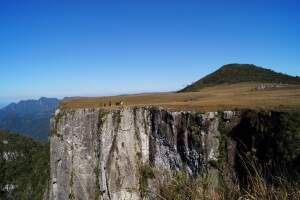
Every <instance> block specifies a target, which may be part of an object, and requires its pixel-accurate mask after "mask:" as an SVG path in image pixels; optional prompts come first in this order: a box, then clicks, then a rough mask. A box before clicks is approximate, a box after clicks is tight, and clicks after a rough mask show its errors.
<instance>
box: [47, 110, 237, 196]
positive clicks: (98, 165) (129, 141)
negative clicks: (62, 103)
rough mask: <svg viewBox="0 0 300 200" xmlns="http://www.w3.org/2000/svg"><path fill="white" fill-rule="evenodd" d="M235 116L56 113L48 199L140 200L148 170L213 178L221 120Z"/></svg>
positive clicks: (147, 112)
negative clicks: (145, 170)
mask: <svg viewBox="0 0 300 200" xmlns="http://www.w3.org/2000/svg"><path fill="white" fill-rule="evenodd" d="M234 115H235V113H233V112H223V113H217V112H207V113H193V112H170V111H167V110H165V109H163V108H154V107H126V108H125V107H123V108H116V109H113V110H110V111H109V110H105V109H100V108H98V109H92V108H90V109H75V110H68V111H63V110H59V109H58V110H57V111H56V112H55V117H54V118H53V119H52V135H51V137H50V144H51V146H50V151H51V188H50V199H53V200H55V199H99V198H100V196H101V197H102V198H103V199H115V200H117V199H141V195H142V194H141V189H142V188H141V178H140V177H141V176H142V174H141V170H140V169H141V167H142V166H144V165H148V164H149V165H150V166H151V167H154V168H156V169H161V170H168V171H170V170H177V171H178V170H180V171H184V172H186V173H187V174H189V175H190V176H198V175H199V174H203V173H208V172H209V173H213V172H214V170H213V167H212V166H211V164H210V163H213V161H217V160H218V157H219V138H220V137H219V136H220V132H219V124H220V119H221V118H225V119H226V120H228V121H230V119H231V118H233V117H234ZM208 169H211V170H208ZM150 189H151V188H150Z"/></svg>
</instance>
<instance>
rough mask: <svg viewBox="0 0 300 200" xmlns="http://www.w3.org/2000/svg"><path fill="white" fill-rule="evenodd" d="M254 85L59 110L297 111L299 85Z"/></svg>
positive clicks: (66, 104)
mask: <svg viewBox="0 0 300 200" xmlns="http://www.w3.org/2000/svg"><path fill="white" fill-rule="evenodd" d="M256 86H257V84H256V83H240V84H232V85H218V86H213V87H207V88H204V89H202V90H200V91H198V92H187V93H172V92H169V93H151V94H137V95H128V96H110V97H87V98H77V99H72V100H65V101H63V102H62V104H61V106H62V107H63V108H89V107H105V108H111V107H109V106H108V104H109V102H111V103H112V108H113V107H116V105H115V104H116V102H120V101H123V102H124V106H142V105H155V106H162V107H166V108H169V109H172V110H192V111H217V110H226V109H247V108H251V109H299V108H300V86H299V85H285V86H282V87H280V88H269V89H265V90H255V88H256ZM104 104H105V105H106V106H104Z"/></svg>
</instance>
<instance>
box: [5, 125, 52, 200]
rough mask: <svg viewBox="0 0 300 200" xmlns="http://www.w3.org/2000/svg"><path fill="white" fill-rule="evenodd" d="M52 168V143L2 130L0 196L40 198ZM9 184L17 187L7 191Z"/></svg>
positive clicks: (29, 199)
mask: <svg viewBox="0 0 300 200" xmlns="http://www.w3.org/2000/svg"><path fill="white" fill-rule="evenodd" d="M7 152H10V155H9V156H5V155H7ZM7 157H8V158H7ZM49 169H50V168H49V144H42V143H39V142H36V141H34V140H32V139H30V138H27V137H24V136H20V135H17V134H13V133H9V132H7V131H0V199H8V200H9V199H22V200H27V199H28V200H41V199H42V197H43V194H44V192H45V191H46V189H47V187H48V180H49ZM6 185H14V186H16V188H15V189H14V190H12V191H11V192H7V191H5V190H4V188H5V186H6Z"/></svg>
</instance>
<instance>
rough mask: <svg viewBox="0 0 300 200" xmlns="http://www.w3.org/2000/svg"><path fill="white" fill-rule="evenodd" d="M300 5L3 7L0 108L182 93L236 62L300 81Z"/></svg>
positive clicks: (22, 0)
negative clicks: (37, 101) (31, 101)
mask: <svg viewBox="0 0 300 200" xmlns="http://www.w3.org/2000/svg"><path fill="white" fill-rule="evenodd" d="M298 2H299V1H298ZM298 2H297V0H294V1H292V0H290V1H289V0H282V1H276V0H272V1H271V0H270V1H267V0H264V1H262V0H240V1H230V0H226V1H224V0H223V1H216V0H206V1H200V0H198V1H188V0H182V1H176V0H170V1H166V0H148V1H146V0H137V1H126V0H120V1H114V0H106V1H101V0H98V1H96V0H95V1H91V0H82V1H78V0H69V1H67V0H36V1H31V0H19V1H17V0H1V1H0V75H1V78H0V104H3V103H8V102H11V101H17V100H19V99H27V98H38V97H40V96H50V97H63V96H74V95H82V96H87V95H89V96H91V95H107V94H119V93H131V92H144V91H146V92H147V91H170V90H177V89H180V88H181V87H183V86H184V85H186V84H188V83H191V82H192V81H195V80H197V79H199V78H200V77H202V76H203V75H206V74H208V73H210V72H212V71H213V70H215V69H217V68H218V67H220V66H221V65H223V64H226V63H233V62H234V63H236V62H238V63H253V64H257V65H260V66H266V67H269V68H272V69H274V70H276V71H281V72H285V73H289V74H292V75H300V39H299V38H300V12H299V10H300V3H298Z"/></svg>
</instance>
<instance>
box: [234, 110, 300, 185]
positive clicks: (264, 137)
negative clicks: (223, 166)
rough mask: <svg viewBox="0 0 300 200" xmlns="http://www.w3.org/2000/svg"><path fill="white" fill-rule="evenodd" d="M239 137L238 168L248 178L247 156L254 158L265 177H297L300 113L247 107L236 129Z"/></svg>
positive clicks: (241, 176) (299, 164) (239, 172)
mask: <svg viewBox="0 0 300 200" xmlns="http://www.w3.org/2000/svg"><path fill="white" fill-rule="evenodd" d="M233 138H234V139H235V140H236V141H237V150H238V153H239V155H237V161H238V162H237V165H236V167H237V171H238V174H239V175H240V179H241V181H243V180H244V179H245V176H244V175H245V174H246V173H245V170H247V169H245V166H244V160H245V159H253V160H255V162H257V163H258V164H259V165H261V167H262V168H263V169H262V170H263V171H265V172H266V174H264V175H265V177H266V178H267V179H270V178H271V177H272V176H282V175H284V176H286V177H291V178H295V179H297V175H298V174H299V173H300V113H299V112H277V111H247V112H245V114H244V116H243V117H242V121H241V123H240V124H239V125H238V126H237V127H236V128H235V129H234V130H233ZM246 167H247V166H246Z"/></svg>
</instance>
